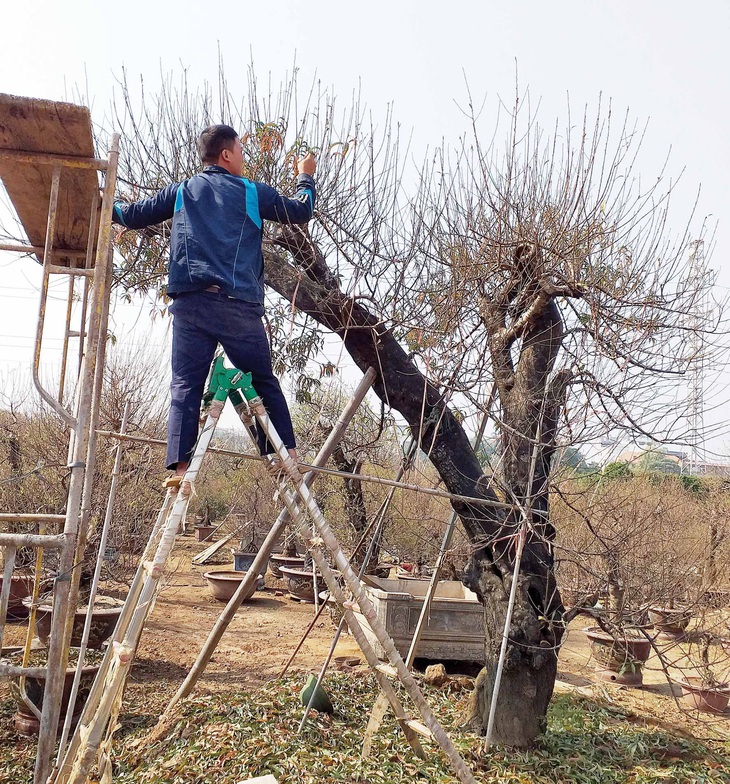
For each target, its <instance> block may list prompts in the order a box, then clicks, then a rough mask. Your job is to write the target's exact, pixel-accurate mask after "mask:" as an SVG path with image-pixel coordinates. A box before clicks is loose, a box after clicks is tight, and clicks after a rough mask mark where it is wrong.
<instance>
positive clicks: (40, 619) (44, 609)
mask: <svg viewBox="0 0 730 784" xmlns="http://www.w3.org/2000/svg"><path fill="white" fill-rule="evenodd" d="M99 599H100V600H101V601H100V602H99V603H98V604H95V605H94V611H93V613H92V616H91V628H90V630H89V641H88V643H87V647H89V648H101V646H102V643H104V642H106V641H107V640H108V639H109V638H110V637H111V636H112V634H113V633H114V628H115V627H116V625H117V620H118V619H119V616H120V614H121V612H122V607H123V602H121V601H117V600H113V599H108V598H106V597H99ZM52 611H53V605H51V604H40V605H38V609H37V610H36V620H35V632H36V634H37V635H38V638H39V639H40V641H41V642H42V643H43V644H44V645H48V642H49V637H50V634H51V613H52ZM88 612H89V608H88V607H79V608H78V609H77V610H76V613H75V614H74V625H73V631H72V632H71V645H73V646H76V647H78V646H79V645H81V637H82V635H83V632H84V624H85V623H86V616H87V615H88Z"/></svg>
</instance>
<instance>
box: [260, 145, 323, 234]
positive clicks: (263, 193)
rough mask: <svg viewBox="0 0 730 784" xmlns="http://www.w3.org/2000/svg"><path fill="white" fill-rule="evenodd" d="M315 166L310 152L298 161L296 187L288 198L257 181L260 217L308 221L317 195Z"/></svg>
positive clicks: (279, 221) (280, 221) (284, 221)
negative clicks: (292, 194)
mask: <svg viewBox="0 0 730 784" xmlns="http://www.w3.org/2000/svg"><path fill="white" fill-rule="evenodd" d="M316 168H317V164H316V161H315V159H314V155H312V153H311V152H310V153H308V154H307V156H306V157H305V158H304V159H303V160H301V161H300V162H299V176H298V177H297V189H296V192H295V194H294V196H293V197H292V198H290V199H288V198H286V197H285V196H282V195H281V194H280V193H279V192H278V191H277V190H275V189H274V188H271V187H269V186H268V185H262V184H261V183H258V184H257V186H256V187H257V189H258V197H259V214H260V215H261V217H262V218H264V220H271V221H276V222H277V223H308V222H309V221H310V220H311V219H312V215H313V214H314V202H315V199H316V196H317V191H316V189H315V186H314V177H313V175H314V172H315V169H316Z"/></svg>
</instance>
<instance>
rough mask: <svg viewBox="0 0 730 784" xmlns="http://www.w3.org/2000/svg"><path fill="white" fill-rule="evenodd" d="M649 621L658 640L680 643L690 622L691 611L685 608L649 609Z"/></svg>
mask: <svg viewBox="0 0 730 784" xmlns="http://www.w3.org/2000/svg"><path fill="white" fill-rule="evenodd" d="M648 612H649V621H650V622H651V625H652V626H653V627H654V628H655V629H656V630H657V631H658V632H659V638H661V639H663V640H671V641H673V642H680V641H681V640H684V639H685V636H686V635H685V630H686V629H687V626H689V622H690V621H691V620H692V611H691V610H690V609H688V608H687V607H650V608H649V611H648Z"/></svg>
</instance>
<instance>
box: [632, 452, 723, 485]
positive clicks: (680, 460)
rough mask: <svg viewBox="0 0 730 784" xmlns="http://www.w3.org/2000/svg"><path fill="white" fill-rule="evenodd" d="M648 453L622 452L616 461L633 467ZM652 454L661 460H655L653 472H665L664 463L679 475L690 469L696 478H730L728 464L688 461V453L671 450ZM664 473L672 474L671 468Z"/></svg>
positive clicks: (687, 472)
mask: <svg viewBox="0 0 730 784" xmlns="http://www.w3.org/2000/svg"><path fill="white" fill-rule="evenodd" d="M650 452H651V450H648V451H647V450H645V449H642V450H635V451H632V450H627V451H625V452H622V453H621V454H620V455H619V456H618V457H617V458H616V460H617V462H620V463H628V464H629V465H630V466H632V467H635V466H636V464H637V463H638V462H639V461H640V460H641V459H642V458H643V457H645V456H646V455H647V454H649V453H650ZM654 454H655V455H656V456H657V457H658V458H661V459H660V460H657V462H656V466H654V467H653V470H657V471H665V470H666V469H663V468H662V462H663V461H666V462H667V463H671V464H674V465H676V466H677V467H678V468H679V473H681V474H689V473H690V469H691V472H692V473H693V474H696V475H697V476H717V477H721V478H723V479H728V478H730V463H720V462H716V461H711V460H690V455H689V453H687V452H682V451H679V450H673V449H666V450H665V449H662V450H655V451H654ZM666 473H672V470H671V468H669V470H666Z"/></svg>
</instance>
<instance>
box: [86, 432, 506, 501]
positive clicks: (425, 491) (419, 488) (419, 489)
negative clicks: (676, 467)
mask: <svg viewBox="0 0 730 784" xmlns="http://www.w3.org/2000/svg"><path fill="white" fill-rule="evenodd" d="M98 435H100V436H102V437H103V438H114V439H123V440H127V441H139V442H140V443H145V444H154V445H155V446H164V445H165V444H166V443H167V442H166V441H164V440H163V439H160V438H146V437H144V436H121V435H120V434H119V433H114V432H112V431H110V430H99V431H98ZM208 451H209V452H211V453H213V454H217V455H227V456H228V457H238V458H243V459H244V460H258V461H263V459H264V458H262V457H261V456H260V455H252V454H251V453H249V452H239V451H236V450H234V449H219V448H217V447H211V448H210V449H209V450H208ZM298 466H299V470H300V472H301V471H316V472H317V473H318V474H326V475H327V476H339V477H342V478H344V479H359V480H360V481H362V482H370V483H371V484H376V485H384V486H385V487H395V488H400V489H401V490H410V491H412V492H414V493H420V494H422V495H430V496H434V497H436V498H445V499H446V500H447V501H459V502H461V503H466V504H471V505H472V506H488V507H491V508H493V509H505V510H514V509H516V510H519V507H518V506H516V505H515V504H508V503H506V502H504V501H493V500H491V499H489V498H481V497H477V496H470V495H459V494H458V493H449V492H448V491H446V490H439V489H437V488H435V487H423V485H413V484H408V483H406V482H396V481H395V480H394V479H385V478H384V477H380V476H373V475H372V474H353V473H350V472H348V471H337V470H335V469H333V468H324V467H323V466H317V465H314V464H313V463H298Z"/></svg>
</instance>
